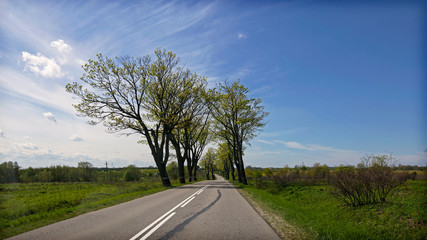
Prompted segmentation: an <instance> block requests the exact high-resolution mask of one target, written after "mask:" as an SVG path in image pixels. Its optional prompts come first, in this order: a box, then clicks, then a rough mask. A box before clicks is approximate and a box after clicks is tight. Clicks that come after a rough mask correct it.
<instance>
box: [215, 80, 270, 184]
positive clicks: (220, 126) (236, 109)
mask: <svg viewBox="0 0 427 240" xmlns="http://www.w3.org/2000/svg"><path fill="white" fill-rule="evenodd" d="M248 92H249V90H248V88H246V87H245V86H243V84H240V81H235V82H228V81H224V82H223V83H218V85H217V88H215V89H212V90H210V91H209V93H208V98H207V99H208V101H207V104H208V106H209V109H210V110H211V115H212V117H213V118H214V120H215V121H214V122H215V125H214V126H215V130H214V132H216V134H217V136H219V137H220V138H222V139H223V140H224V141H226V142H227V144H228V145H229V146H230V148H231V149H232V153H233V158H234V162H235V164H236V168H237V173H238V177H239V182H242V183H243V184H247V180H246V175H245V168H244V162H243V150H244V149H243V143H248V144H249V140H251V139H252V138H253V137H255V136H256V135H257V133H258V132H259V131H260V130H261V129H262V127H264V125H265V122H264V120H265V118H266V117H267V116H268V112H265V111H264V106H262V105H261V99H259V98H248V96H247V95H248Z"/></svg>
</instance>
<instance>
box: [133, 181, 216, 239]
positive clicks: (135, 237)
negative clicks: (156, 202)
mask: <svg viewBox="0 0 427 240" xmlns="http://www.w3.org/2000/svg"><path fill="white" fill-rule="evenodd" d="M208 186H210V185H206V186H204V187H203V188H202V189H199V190H198V191H197V192H195V193H193V194H192V195H191V196H189V197H188V198H186V199H185V200H184V201H182V202H181V203H179V204H178V205H176V206H175V207H173V208H172V209H171V210H169V211H168V212H167V213H165V214H163V215H162V216H161V217H159V218H157V219H156V221H154V222H152V223H151V224H150V225H148V226H147V227H145V228H144V229H142V230H141V231H140V232H139V233H137V234H136V235H135V236H133V237H132V238H131V239H130V240H135V239H137V238H138V237H139V236H141V235H142V234H143V233H145V232H146V231H147V230H148V229H150V228H151V227H153V226H154V225H155V224H156V223H157V222H159V221H161V220H162V219H163V218H165V217H166V216H168V215H169V214H170V213H171V212H173V211H174V210H175V209H177V208H178V207H179V206H181V205H182V204H184V203H185V202H186V201H188V199H190V198H192V197H194V195H196V194H200V193H201V192H203V190H205V189H206V188H207V187H208ZM174 214H175V213H174ZM170 217H171V216H170ZM170 217H169V218H170ZM169 218H168V219H169ZM165 222H166V221H165ZM159 227H160V226H159ZM156 229H157V228H156ZM144 237H145V236H144Z"/></svg>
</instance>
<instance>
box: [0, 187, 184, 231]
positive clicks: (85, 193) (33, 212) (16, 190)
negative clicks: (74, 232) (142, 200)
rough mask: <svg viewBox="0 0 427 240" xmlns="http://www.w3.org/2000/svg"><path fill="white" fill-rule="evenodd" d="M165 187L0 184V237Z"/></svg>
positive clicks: (164, 188)
mask: <svg viewBox="0 0 427 240" xmlns="http://www.w3.org/2000/svg"><path fill="white" fill-rule="evenodd" d="M173 185H174V186H180V185H182V184H179V183H178V182H173ZM166 189H168V187H163V186H162V184H161V182H159V181H157V182H156V181H154V182H144V183H142V182H119V183H26V184H24V183H18V184H2V185H0V239H4V238H7V237H11V236H14V235H17V234H19V233H23V232H26V231H29V230H32V229H35V228H38V227H41V226H45V225H48V224H51V223H54V222H58V221H61V220H64V219H67V218H71V217H74V216H77V215H80V214H82V213H86V212H90V211H94V210H98V209H101V208H104V207H108V206H112V205H115V204H118V203H123V202H126V201H130V200H133V199H136V198H139V197H142V196H146V195H149V194H153V193H156V192H160V191H163V190H166Z"/></svg>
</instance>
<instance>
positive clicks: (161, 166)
mask: <svg viewBox="0 0 427 240" xmlns="http://www.w3.org/2000/svg"><path fill="white" fill-rule="evenodd" d="M156 164H157V162H156ZM157 168H158V169H159V174H160V178H161V179H162V184H163V186H165V187H170V186H171V182H170V180H169V176H168V173H167V171H166V164H163V163H160V164H157Z"/></svg>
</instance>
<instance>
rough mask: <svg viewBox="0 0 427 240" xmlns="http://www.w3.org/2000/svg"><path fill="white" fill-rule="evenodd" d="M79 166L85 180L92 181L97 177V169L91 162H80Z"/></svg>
mask: <svg viewBox="0 0 427 240" xmlns="http://www.w3.org/2000/svg"><path fill="white" fill-rule="evenodd" d="M77 168H78V169H79V172H80V174H81V175H80V176H81V179H82V180H83V181H84V182H90V181H92V180H93V179H94V177H95V169H94V168H93V165H92V163H90V162H79V163H78V166H77Z"/></svg>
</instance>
